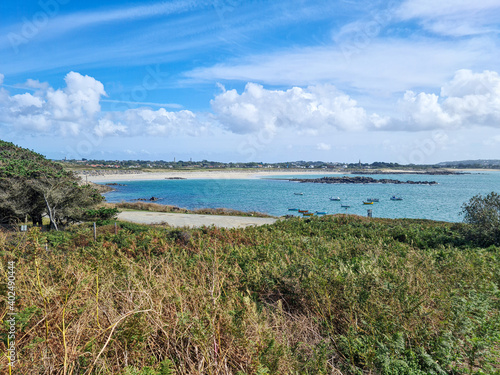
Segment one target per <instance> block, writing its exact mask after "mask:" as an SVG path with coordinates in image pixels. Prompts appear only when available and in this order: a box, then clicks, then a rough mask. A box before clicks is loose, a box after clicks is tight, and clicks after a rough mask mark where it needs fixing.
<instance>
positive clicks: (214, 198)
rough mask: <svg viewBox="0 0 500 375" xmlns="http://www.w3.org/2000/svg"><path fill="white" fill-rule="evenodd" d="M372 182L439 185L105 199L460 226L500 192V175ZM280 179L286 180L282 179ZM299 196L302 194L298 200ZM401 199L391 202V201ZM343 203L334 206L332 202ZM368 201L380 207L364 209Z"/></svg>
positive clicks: (190, 189) (152, 184)
mask: <svg viewBox="0 0 500 375" xmlns="http://www.w3.org/2000/svg"><path fill="white" fill-rule="evenodd" d="M323 176H324V175H321V174H318V175H311V174H307V175H304V176H290V178H318V177H323ZM370 177H373V178H390V179H395V180H404V181H406V180H413V181H417V180H426V181H437V182H438V183H439V184H438V185H432V186H428V185H394V184H366V185H364V184H352V185H337V184H312V183H311V184H309V183H297V182H290V181H284V180H275V179H269V178H265V179H249V180H230V179H217V180H216V179H206V180H195V179H187V180H160V181H116V182H118V183H121V184H124V185H125V186H115V188H116V189H117V190H116V191H114V192H110V193H107V194H106V199H107V201H108V202H121V201H134V200H136V199H138V198H150V197H152V196H154V197H158V198H161V200H160V201H158V202H157V203H161V204H169V205H175V206H179V207H184V208H188V209H194V208H202V207H209V208H217V207H226V208H232V209H236V210H242V211H259V212H265V213H268V214H270V215H275V216H282V215H287V214H292V213H293V212H291V211H289V210H288V209H289V208H298V209H304V210H309V211H310V212H315V211H324V212H327V213H328V214H336V213H345V212H346V209H345V208H342V207H341V205H350V208H348V209H347V212H348V213H351V214H358V215H364V216H365V215H367V209H371V210H372V211H373V216H374V217H385V218H421V219H432V220H442V221H451V222H458V221H462V219H463V218H462V216H461V215H460V212H461V206H462V204H463V203H464V202H467V201H468V200H469V199H470V198H471V197H472V196H474V195H476V194H483V195H485V194H488V193H490V192H492V191H495V192H499V191H500V172H481V173H473V174H465V175H451V176H428V175H370ZM276 178H280V179H282V178H287V177H284V176H279V177H276ZM295 193H304V194H303V195H296V194H295ZM393 195H396V196H399V197H402V198H403V200H402V201H391V200H390V197H391V196H393ZM332 196H333V197H340V198H341V201H340V202H338V201H331V200H330V199H329V198H330V197H332ZM367 198H378V199H379V200H380V202H378V203H375V204H373V205H370V206H367V205H363V200H366V199H367Z"/></svg>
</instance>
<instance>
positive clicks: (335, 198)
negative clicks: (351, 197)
mask: <svg viewBox="0 0 500 375" xmlns="http://www.w3.org/2000/svg"><path fill="white" fill-rule="evenodd" d="M330 200H331V201H340V198H339V197H331V198H330Z"/></svg>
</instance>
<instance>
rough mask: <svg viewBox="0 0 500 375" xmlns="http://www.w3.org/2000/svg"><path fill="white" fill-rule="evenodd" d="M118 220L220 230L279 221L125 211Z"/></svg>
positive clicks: (272, 219)
mask: <svg viewBox="0 0 500 375" xmlns="http://www.w3.org/2000/svg"><path fill="white" fill-rule="evenodd" d="M118 220H121V221H128V222H131V223H137V224H168V225H170V226H172V227H190V228H196V227H202V226H211V225H214V226H216V227H219V228H246V227H249V226H259V225H265V224H273V223H275V222H276V220H277V219H275V218H268V217H250V216H225V215H198V214H180V213H165V212H149V211H124V212H120V213H119V214H118Z"/></svg>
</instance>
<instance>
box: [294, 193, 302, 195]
mask: <svg viewBox="0 0 500 375" xmlns="http://www.w3.org/2000/svg"><path fill="white" fill-rule="evenodd" d="M294 194H295V195H304V193H294Z"/></svg>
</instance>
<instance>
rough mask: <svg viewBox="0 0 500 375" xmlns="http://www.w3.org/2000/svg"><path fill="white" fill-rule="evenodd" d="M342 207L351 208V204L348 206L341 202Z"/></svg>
mask: <svg viewBox="0 0 500 375" xmlns="http://www.w3.org/2000/svg"><path fill="white" fill-rule="evenodd" d="M340 207H342V208H349V207H351V206H348V205H347V204H341V205H340Z"/></svg>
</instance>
